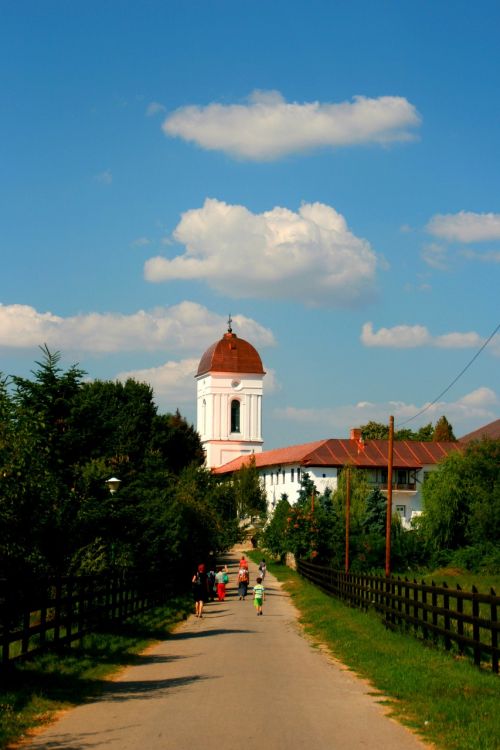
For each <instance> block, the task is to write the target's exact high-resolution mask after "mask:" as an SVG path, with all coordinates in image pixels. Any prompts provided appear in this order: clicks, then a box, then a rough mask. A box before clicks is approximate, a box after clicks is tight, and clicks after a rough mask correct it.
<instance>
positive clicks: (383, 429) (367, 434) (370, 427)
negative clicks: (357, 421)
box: [359, 421, 389, 440]
mask: <svg viewBox="0 0 500 750" xmlns="http://www.w3.org/2000/svg"><path fill="white" fill-rule="evenodd" d="M359 429H360V430H361V434H362V436H363V440H387V438H388V437H389V426H388V425H386V424H382V423H381V422H373V421H370V422H367V423H366V424H363V425H361V427H360V428H359Z"/></svg>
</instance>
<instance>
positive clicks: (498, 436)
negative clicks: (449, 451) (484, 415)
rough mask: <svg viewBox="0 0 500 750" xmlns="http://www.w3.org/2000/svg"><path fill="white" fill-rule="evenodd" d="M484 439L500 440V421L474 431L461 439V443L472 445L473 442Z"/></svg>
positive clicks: (497, 420)
mask: <svg viewBox="0 0 500 750" xmlns="http://www.w3.org/2000/svg"><path fill="white" fill-rule="evenodd" d="M483 437H487V438H490V439H491V440H500V419H496V420H495V421H494V422H490V423H489V424H485V425H484V427H480V428H479V429H478V430H474V432H468V433H467V435H464V436H463V437H461V438H459V441H460V442H461V443H470V442H471V441H472V440H481V439H482V438H483Z"/></svg>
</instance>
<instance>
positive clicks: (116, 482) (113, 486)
mask: <svg viewBox="0 0 500 750" xmlns="http://www.w3.org/2000/svg"><path fill="white" fill-rule="evenodd" d="M121 481H122V480H121V479H117V477H111V479H106V484H107V485H108V489H109V491H110V492H111V494H112V495H114V494H115V492H116V491H117V490H118V489H119V487H120V484H121Z"/></svg>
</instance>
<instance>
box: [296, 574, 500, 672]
mask: <svg viewBox="0 0 500 750" xmlns="http://www.w3.org/2000/svg"><path fill="white" fill-rule="evenodd" d="M297 570H298V572H299V573H300V574H301V575H302V576H303V577H304V578H307V579H308V580H309V581H311V582H312V583H314V584H315V585H317V586H319V587H320V588H321V589H323V591H325V592H326V593H328V594H330V595H331V596H335V597H337V598H339V599H342V600H344V601H346V602H349V604H351V605H352V606H356V607H359V608H361V609H364V610H368V609H374V610H375V611H376V612H378V613H380V614H381V615H382V617H383V619H384V621H385V623H386V625H387V626H388V627H392V628H396V627H399V628H402V629H404V630H406V631H412V632H413V633H414V634H415V635H416V636H418V637H421V638H423V639H425V640H433V641H435V642H436V643H443V644H444V646H445V648H446V649H447V650H448V651H449V650H451V649H452V644H453V647H454V648H456V650H457V651H458V653H460V654H463V655H467V656H471V657H472V658H473V659H474V663H475V664H476V665H478V666H479V665H480V664H481V662H485V661H487V662H489V663H491V668H492V670H493V672H496V673H497V674H498V657H499V653H500V649H499V647H498V633H499V630H500V623H499V620H498V611H499V608H500V596H497V594H496V593H495V591H494V589H491V590H490V593H489V594H481V593H479V591H478V590H477V589H476V588H475V587H474V586H473V587H472V591H471V592H468V591H463V590H462V589H461V588H460V586H458V585H457V587H456V589H452V588H449V587H448V586H447V585H446V583H444V584H442V585H441V586H438V585H436V584H435V583H434V581H432V583H431V584H430V585H429V584H427V583H425V581H421V582H420V583H417V581H416V580H413V581H409V580H408V579H407V578H404V579H402V578H396V577H394V576H390V577H388V578H386V577H385V576H380V575H371V574H362V573H360V574H357V573H345V572H344V571H340V570H333V569H332V568H328V567H326V566H323V565H316V564H314V563H310V562H307V561H305V560H298V561H297Z"/></svg>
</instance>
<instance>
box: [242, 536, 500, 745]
mask: <svg viewBox="0 0 500 750" xmlns="http://www.w3.org/2000/svg"><path fill="white" fill-rule="evenodd" d="M249 557H251V558H252V559H253V560H254V561H256V562H257V561H258V560H260V559H261V557H262V555H261V554H260V553H259V552H258V551H257V552H255V553H254V552H251V553H249ZM268 569H269V571H270V572H271V573H273V574H274V575H275V576H276V577H277V578H278V579H279V580H280V581H282V582H283V583H284V587H285V589H286V590H287V591H288V592H289V593H290V595H291V597H292V600H293V602H294V604H295V605H296V607H297V609H298V610H299V612H300V621H301V623H302V625H303V627H304V629H305V632H306V633H307V634H308V635H309V636H310V637H311V638H312V640H313V642H315V643H317V644H323V645H324V646H326V647H327V648H328V650H329V651H330V653H331V654H332V655H333V656H334V657H336V658H337V659H339V660H340V661H341V662H342V663H343V664H345V665H347V666H348V667H349V668H350V669H352V670H353V671H354V672H356V673H357V674H359V675H361V676H363V677H365V678H367V679H368V680H369V681H370V683H371V684H372V685H373V688H374V692H378V693H380V694H382V695H383V696H385V698H386V703H387V706H388V709H389V711H390V713H391V715H392V716H394V717H395V718H397V719H399V720H400V721H401V722H402V723H404V724H406V725H407V726H409V727H411V728H412V729H413V730H415V731H416V732H418V734H420V736H421V737H422V738H423V739H424V740H425V741H427V742H433V743H435V745H436V747H437V748H442V749H443V750H444V749H445V748H446V750H498V748H499V737H500V711H499V710H498V706H499V699H500V681H499V677H498V676H497V675H494V674H492V673H490V672H486V671H482V670H479V669H477V668H475V667H474V666H473V665H472V664H470V663H469V662H468V661H466V660H464V659H458V658H454V657H452V656H451V655H449V654H447V653H445V652H443V651H440V650H439V649H437V648H433V647H431V646H427V645H425V644H424V643H423V642H422V641H418V640H417V639H416V638H414V637H413V636H411V635H404V634H400V633H393V632H391V631H388V630H386V629H385V627H384V626H383V624H382V622H381V621H380V620H379V619H378V618H377V617H376V616H375V615H374V614H364V613H363V612H360V611H359V610H356V609H351V608H349V607H347V606H345V605H344V604H342V603H340V602H338V601H337V600H335V599H333V598H331V597H329V596H327V595H326V594H324V593H323V592H322V591H320V590H319V589H317V588H315V587H314V586H313V585H312V584H310V583H308V582H307V581H304V580H303V579H302V578H300V576H299V575H297V573H295V572H294V571H292V570H290V569H289V568H286V567H285V566H282V565H275V564H272V563H271V564H270V565H268Z"/></svg>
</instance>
